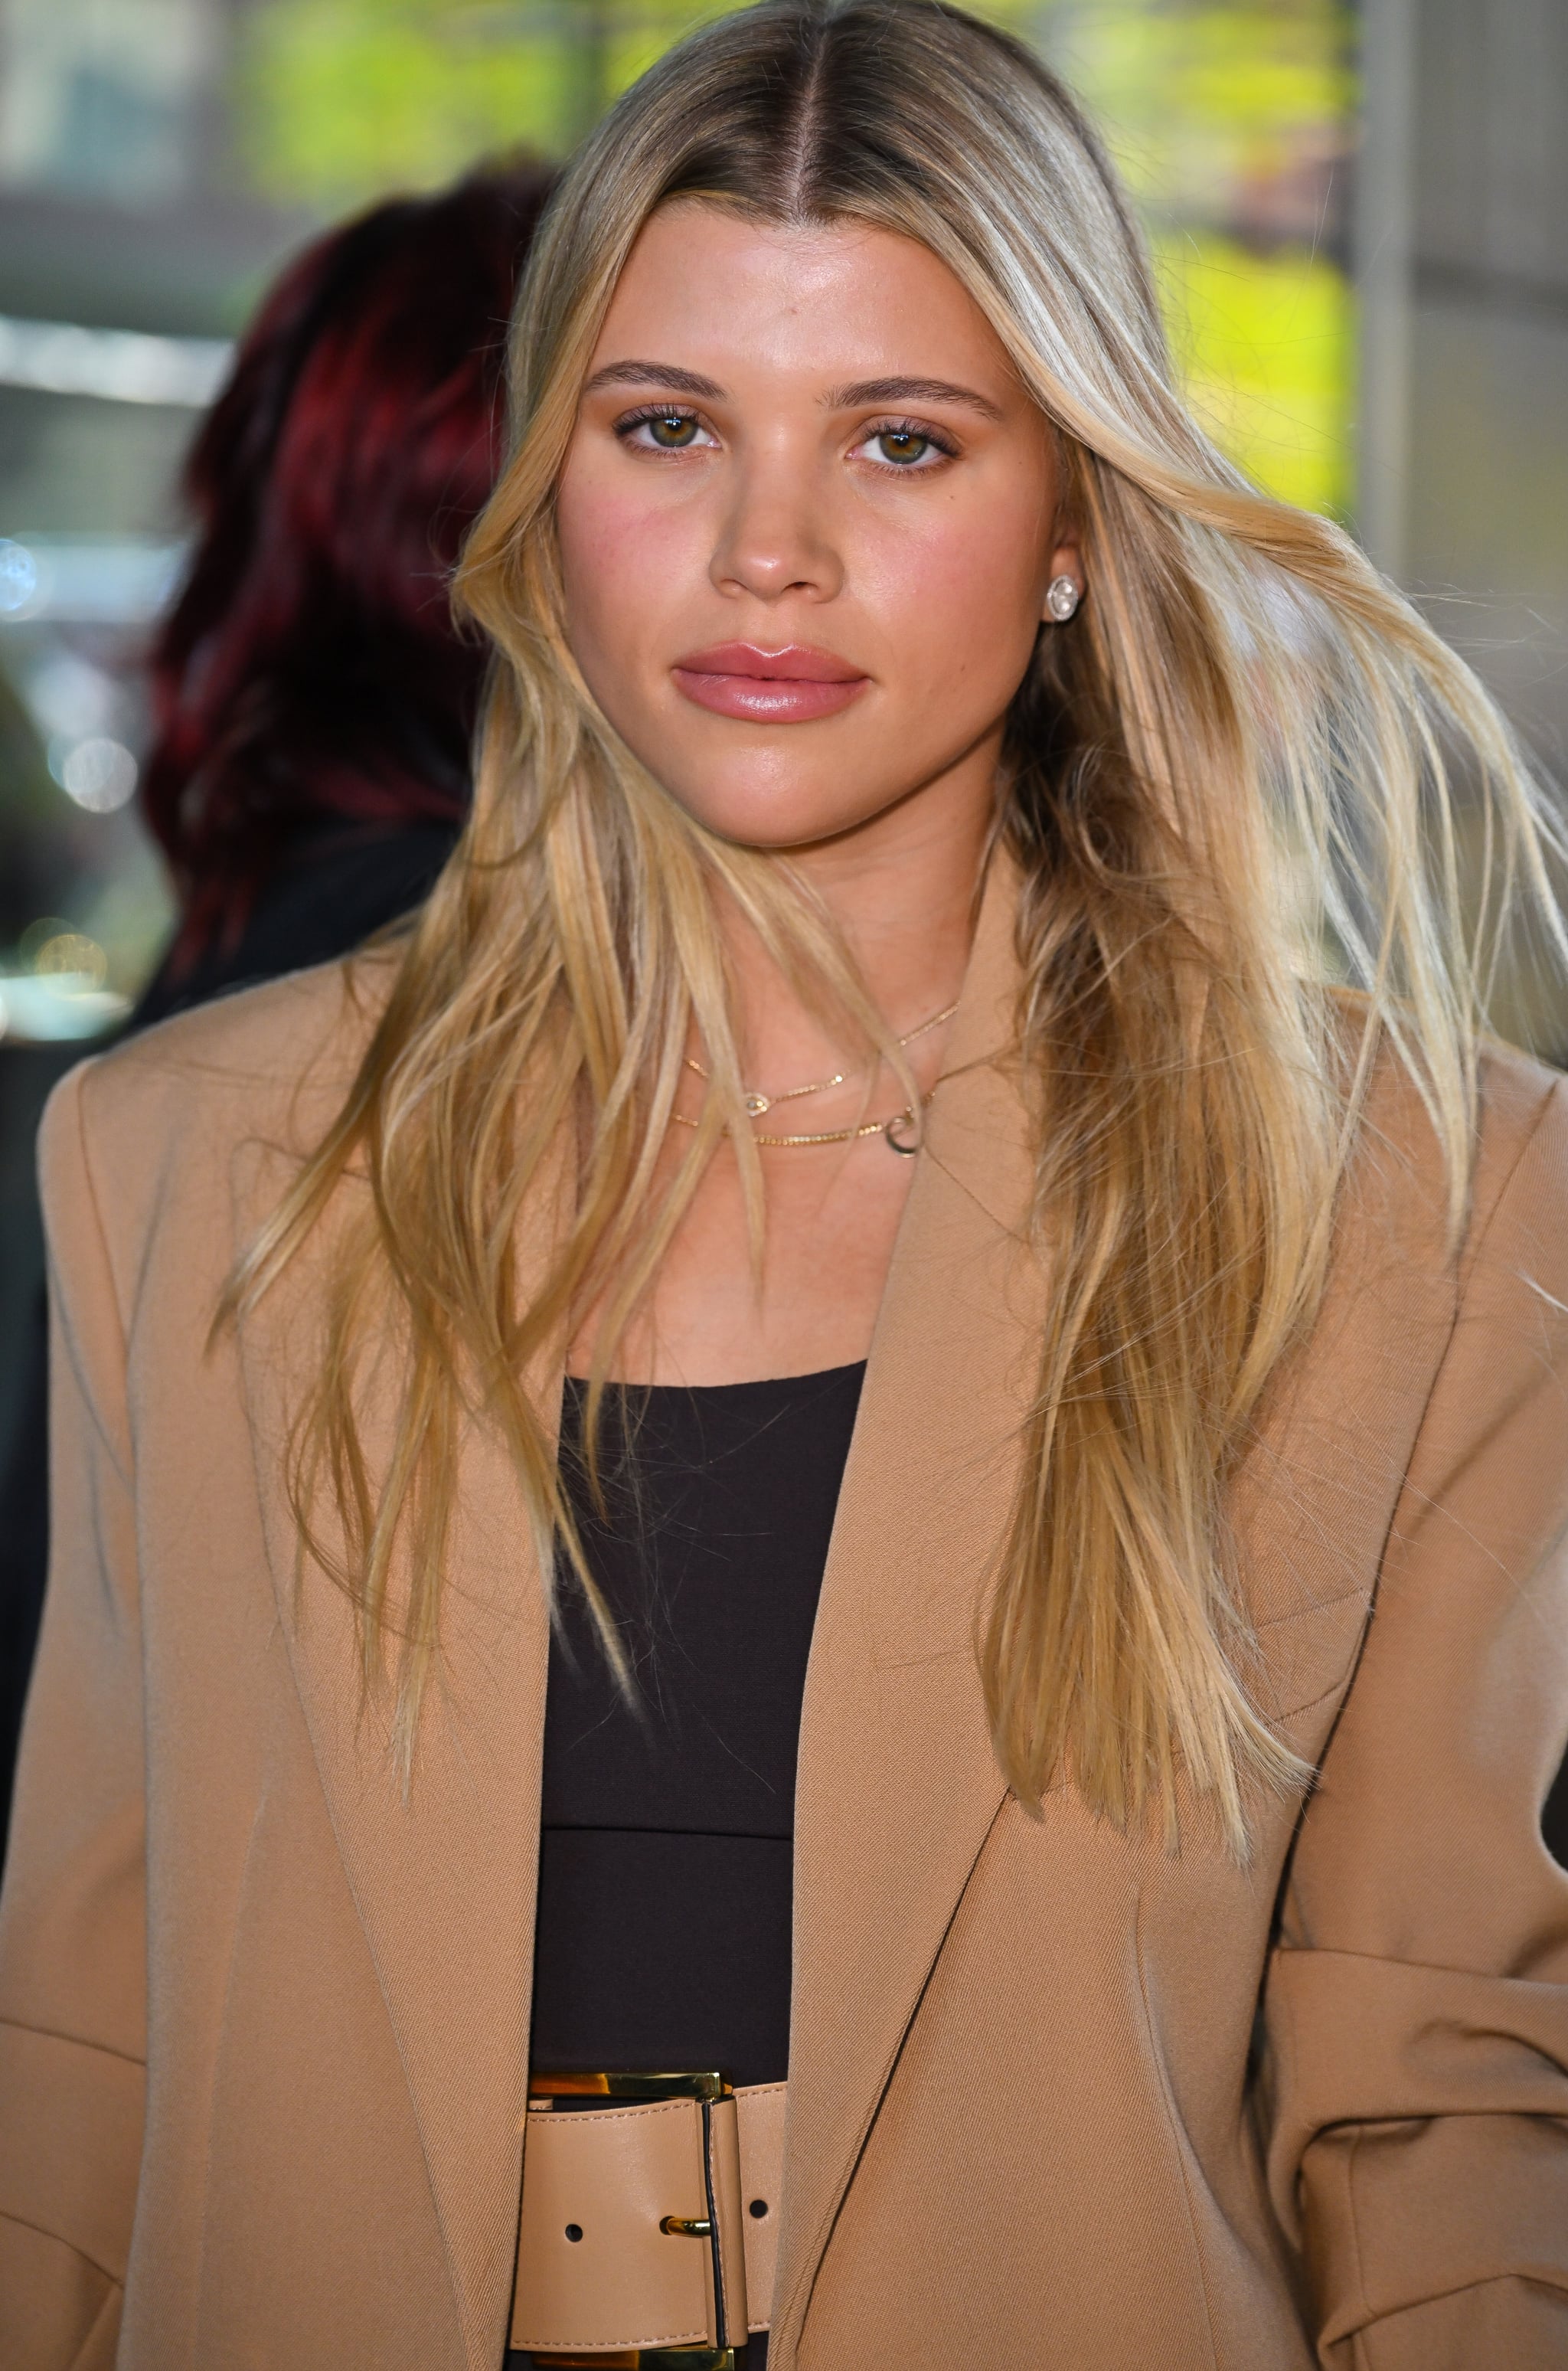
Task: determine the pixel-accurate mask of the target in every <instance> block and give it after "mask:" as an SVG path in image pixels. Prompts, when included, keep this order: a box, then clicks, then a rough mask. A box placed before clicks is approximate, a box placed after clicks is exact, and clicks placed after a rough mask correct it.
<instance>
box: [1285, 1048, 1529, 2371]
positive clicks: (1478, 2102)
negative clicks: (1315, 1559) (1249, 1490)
mask: <svg viewBox="0 0 1568 2371" xmlns="http://www.w3.org/2000/svg"><path fill="white" fill-rule="evenodd" d="M1565 1090H1568V1081H1563V1082H1560V1083H1559V1085H1558V1086H1557V1087H1556V1088H1554V1089H1553V1090H1552V1092H1551V1093H1550V1094H1549V1096H1548V1097H1547V1098H1546V1099H1545V1102H1544V1105H1542V1107H1541V1109H1540V1112H1539V1116H1538V1119H1537V1122H1536V1125H1535V1127H1534V1128H1533V1130H1532V1131H1531V1132H1530V1134H1529V1136H1528V1141H1527V1142H1526V1145H1525V1149H1524V1151H1523V1152H1522V1153H1521V1154H1520V1156H1519V1158H1518V1159H1517V1161H1516V1163H1515V1165H1514V1168H1513V1172H1512V1174H1511V1175H1510V1176H1509V1178H1508V1180H1507V1183H1506V1184H1505V1187H1504V1189H1503V1191H1502V1193H1501V1195H1500V1196H1499V1197H1497V1199H1496V1201H1495V1203H1494V1205H1493V1211H1492V1214H1491V1217H1490V1219H1488V1220H1485V1221H1484V1223H1482V1226H1481V1230H1480V1241H1479V1243H1477V1244H1476V1245H1475V1247H1474V1248H1473V1250H1472V1251H1471V1252H1470V1253H1469V1254H1468V1255H1467V1260H1466V1267H1465V1273H1464V1278H1463V1282H1462V1290H1461V1294H1460V1299H1459V1305H1458V1318H1457V1322H1456V1324H1455V1328H1454V1332H1453V1334H1452V1336H1451V1338H1450V1342H1449V1346H1448V1349H1447V1355H1446V1357H1445V1359H1444V1361H1443V1364H1442V1366H1441V1368H1440V1370H1439V1371H1438V1375H1437V1379H1436V1382H1435V1386H1434V1388H1433V1392H1432V1394H1431V1397H1430V1399H1429V1401H1428V1404H1427V1408H1426V1413H1425V1417H1424V1422H1423V1425H1422V1428H1421V1432H1420V1436H1419V1438H1418V1440H1417V1443H1416V1447H1415V1451H1414V1453H1413V1456H1412V1463H1411V1466H1410V1468H1409V1471H1408V1474H1407V1476H1406V1481H1405V1486H1404V1489H1403V1492H1402V1494H1401V1501H1400V1505H1399V1508H1398V1510H1397V1512H1396V1515H1395V1519H1394V1523H1393V1527H1392V1530H1391V1532H1390V1535H1389V1544H1388V1549H1387V1553H1386V1556H1385V1559H1384V1563H1383V1568H1382V1570H1381V1572H1380V1575H1379V1579H1378V1591H1377V1596H1376V1600H1375V1602H1374V1608H1373V1613H1372V1618H1371V1622H1370V1624H1369V1625H1368V1629H1367V1633H1366V1644H1365V1647H1364V1649H1363V1653H1362V1657H1361V1661H1360V1665H1359V1668H1358V1670H1357V1671H1356V1674H1355V1679H1354V1681H1353V1683H1352V1686H1351V1689H1350V1693H1349V1695H1348V1697H1347V1699H1346V1702H1345V1705H1344V1706H1343V1711H1342V1714H1341V1717H1340V1719H1339V1722H1338V1726H1337V1728H1336V1729H1335V1730H1334V1732H1333V1734H1332V1738H1331V1741H1330V1743H1329V1746H1328V1749H1327V1752H1326V1753H1325V1755H1324V1757H1323V1761H1322V1764H1321V1769H1320V1779H1319V1784H1318V1786H1317V1787H1316V1789H1315V1791H1314V1793H1313V1795H1312V1797H1311V1798H1310V1799H1309V1803H1308V1805H1307V1808H1306V1810H1305V1812H1304V1814H1303V1818H1302V1822H1301V1826H1300V1831H1299V1834H1298V1837H1297V1845H1296V1851H1295V1855H1294V1858H1293V1863H1292V1867H1291V1869H1290V1873H1289V1877H1288V1881H1287V1885H1286V1891H1285V1894H1284V1898H1283V1917H1282V1924H1281V1929H1280V1933H1279V1938H1278V1946H1277V1949H1275V1951H1274V1954H1273V1956H1272V1959H1271V1963H1270V1968H1269V1972H1268V1976H1267V1980H1266V1984H1265V1987H1264V1996H1263V2013H1264V2030H1265V2036H1266V2046H1267V2069H1268V2085H1267V2088H1268V2092H1269V2095H1270V2097H1271V2114H1270V2122H1271V2132H1270V2136H1269V2137H1270V2165H1269V2172H1270V2186H1271V2192H1272V2195H1273V2198H1274V2205H1275V2209H1276V2212H1277V2213H1278V2214H1279V2215H1280V2217H1281V2220H1282V2222H1283V2223H1284V2224H1285V2226H1286V2230H1287V2232H1288V2233H1289V2234H1290V2235H1291V2237H1292V2238H1294V2240H1295V2241H1296V2243H1297V2245H1298V2247H1299V2248H1300V2250H1301V2252H1302V2255H1303V2257H1304V2259H1305V2263H1306V2268H1307V2273H1308V2277H1309V2283H1310V2287H1311V2292H1312V2296H1313V2298H1314V2302H1315V2310H1316V2318H1317V2327H1316V2336H1317V2344H1318V2355H1319V2360H1320V2363H1322V2364H1323V2365H1332V2371H1548V2366H1549V2365H1550V2366H1551V2371H1562V2366H1563V2365H1568V1875H1564V1873H1563V1871H1562V1870H1561V1869H1560V1868H1558V1867H1557V1865H1556V1863H1555V1862H1554V1861H1553V1860H1552V1859H1551V1856H1550V1855H1549V1854H1548V1853H1547V1851H1546V1848H1545V1845H1544V1844H1543V1842H1542V1839H1541V1833H1540V1813H1541V1807H1542V1804H1543V1802H1544V1799H1545V1797H1546V1794H1547V1790H1548V1788H1549V1787H1550V1785H1551V1778H1552V1775H1553V1773H1554V1771H1555V1770H1556V1768H1557V1765H1558V1763H1559V1761H1560V1760H1561V1758H1562V1751H1563V1746H1564V1742H1565V1740H1568V1544H1565V1532H1568V1093H1565Z"/></svg>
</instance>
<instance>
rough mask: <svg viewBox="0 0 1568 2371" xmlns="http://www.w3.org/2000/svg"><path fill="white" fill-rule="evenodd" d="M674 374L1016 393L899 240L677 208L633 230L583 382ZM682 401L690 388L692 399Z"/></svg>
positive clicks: (931, 263) (996, 356) (928, 264)
mask: <svg viewBox="0 0 1568 2371" xmlns="http://www.w3.org/2000/svg"><path fill="white" fill-rule="evenodd" d="M628 361H642V362H657V363H660V364H675V365H678V366H681V367H685V368H686V369H689V370H690V371H692V372H693V373H694V374H696V375H698V376H705V377H708V378H709V379H711V380H712V381H713V382H714V383H715V384H716V385H722V386H724V387H728V386H729V384H730V381H731V379H732V377H735V376H739V377H742V378H744V379H745V380H747V381H755V380H756V379H757V378H758V377H760V376H767V375H770V374H773V373H777V372H780V371H783V372H787V373H789V374H790V376H809V377H813V378H816V379H820V380H821V381H823V382H824V388H826V389H831V387H833V386H835V385H836V384H839V383H843V384H849V383H852V382H858V381H861V380H868V379H874V378H878V377H894V376H896V377H917V378H918V377H924V378H928V379H930V380H932V381H933V382H935V381H938V380H956V381H960V382H962V383H963V384H965V385H974V386H976V387H978V388H979V390H980V391H981V392H983V393H984V394H986V396H987V397H988V398H990V399H992V400H994V401H997V402H1000V401H1002V400H1003V399H1004V398H1005V394H1006V391H1007V389H1008V388H1009V387H1016V381H1015V380H1014V379H1013V375H1012V372H1011V369H1010V366H1009V362H1008V358H1007V355H1006V353H1005V352H1004V350H1003V348H1002V346H1001V343H1000V341H998V339H997V336H996V333H995V332H994V330H992V328H991V326H990V324H989V322H987V320H986V318H985V316H984V314H983V313H982V312H981V310H980V308H979V306H977V305H976V304H975V303H974V299H973V298H972V297H971V296H970V295H969V293H968V291H967V290H966V289H965V288H964V287H963V283H962V282H961V281H960V280H959V279H958V277H957V276H956V274H955V273H954V272H951V270H950V269H949V267H948V266H947V265H946V264H945V263H944V262H943V261H942V260H941V259H940V257H939V256H936V255H934V254H933V253H932V252H931V250H930V249H929V248H928V247H925V246H923V245H922V244H921V243H920V242H919V241H918V240H917V239H915V238H911V237H906V236H905V234H904V233H902V232H899V231H894V230H888V229H884V228H883V227H882V226H880V225H877V224H873V223H867V222H862V221H858V220H853V219H848V220H835V221H830V222H825V223H824V222H806V223H779V222H774V221H770V220H767V219H766V218H763V217H760V216H755V215H752V214H745V213H743V212H741V211H740V210H739V209H738V208H735V207H733V206H729V205H721V204H715V203H712V202H708V201H704V200H692V199H683V200H677V201H675V202H672V203H670V204H668V205H665V206H663V207H661V208H660V209H659V210H658V212H657V213H655V214H653V215H651V217H650V219H649V221H648V222H647V224H646V225H645V226H644V227H643V229H642V231H641V234H640V237H639V238H638V239H637V242H636V244H635V246H634V247H633V249H632V250H631V254H630V256H629V257H628V260H627V263H626V266H625V268H624V270H623V272H622V273H621V276H620V280H619V282H618V283H617V287H616V291H615V294H614V295H613V296H612V298H611V301H610V305H609V307H608V310H607V312H606V314H605V321H604V325H603V328H602V330H601V332H600V335H599V339H598V342H597V344H596V346H595V349H594V359H593V363H592V364H591V366H590V369H591V374H599V373H602V372H603V371H604V370H605V368H606V366H613V365H615V364H621V363H625V362H628ZM693 391H694V392H695V390H693Z"/></svg>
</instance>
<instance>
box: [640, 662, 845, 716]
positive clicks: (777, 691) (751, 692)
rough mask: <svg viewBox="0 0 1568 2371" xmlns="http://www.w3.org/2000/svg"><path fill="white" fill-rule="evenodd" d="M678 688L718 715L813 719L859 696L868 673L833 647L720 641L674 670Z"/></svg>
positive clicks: (832, 712)
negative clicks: (770, 648) (779, 647)
mask: <svg viewBox="0 0 1568 2371" xmlns="http://www.w3.org/2000/svg"><path fill="white" fill-rule="evenodd" d="M670 672H671V674H672V675H673V676H674V679H675V686H676V688H677V689H678V690H679V691H681V692H683V693H684V694H685V696H686V699H687V700H692V701H694V702H695V704H696V705H697V706H698V708H706V709H708V710H709V711H711V713H712V714H714V715H715V716H734V717H740V718H743V719H745V720H749V721H751V722H753V723H767V724H809V723H812V722H813V719H815V718H816V717H819V716H833V715H836V713H837V712H838V711H839V710H840V709H843V708H847V707H848V706H849V704H850V702H851V700H858V699H859V696H860V694H861V692H862V691H864V689H865V688H866V686H867V684H868V683H869V682H870V677H869V676H867V675H865V674H863V673H862V672H861V670H860V669H859V667H857V666H851V665H850V664H849V662H848V661H847V659H840V658H836V657H835V656H834V654H833V653H832V652H831V651H819V650H814V649H813V648H812V646H811V645H810V644H809V643H801V642H790V643H787V644H786V645H785V647H784V649H783V650H781V651H765V650H759V649H758V647H757V645H756V644H755V642H717V643H715V644H714V646H713V648H712V649H711V650H706V651H693V652H692V653H690V654H689V655H688V656H687V657H686V658H684V659H677V660H676V662H675V664H674V666H673V667H672V668H671V670H670Z"/></svg>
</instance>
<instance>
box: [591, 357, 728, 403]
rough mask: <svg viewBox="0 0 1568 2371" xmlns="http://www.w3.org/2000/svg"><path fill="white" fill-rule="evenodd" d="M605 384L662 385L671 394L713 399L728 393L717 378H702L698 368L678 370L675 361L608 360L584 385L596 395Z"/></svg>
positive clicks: (631, 385) (620, 385) (630, 385)
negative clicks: (610, 361) (613, 361)
mask: <svg viewBox="0 0 1568 2371" xmlns="http://www.w3.org/2000/svg"><path fill="white" fill-rule="evenodd" d="M596 387H663V388H664V389H665V390H666V391H667V392H668V393H669V394H671V395H698V396H702V397H704V398H706V399H707V400H708V401H709V402H710V403H711V402H713V401H714V400H715V399H717V398H719V397H720V396H721V395H722V394H723V392H724V390H723V388H722V387H720V386H719V385H718V384H717V383H716V382H715V381H714V380H713V379H710V378H702V377H700V376H698V373H697V372H696V371H688V370H678V369H677V368H676V367H675V365H674V363H640V362H624V363H606V364H605V367H604V369H603V370H596V371H595V372H594V376H593V377H592V378H591V379H589V381H588V382H587V384H586V386H585V387H583V390H582V392H583V394H584V395H592V394H593V393H594V389H595V388H596Z"/></svg>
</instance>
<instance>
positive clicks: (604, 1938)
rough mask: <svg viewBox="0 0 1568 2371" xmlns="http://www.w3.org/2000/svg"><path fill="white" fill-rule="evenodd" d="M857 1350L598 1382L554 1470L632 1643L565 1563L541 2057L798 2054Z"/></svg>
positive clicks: (768, 2075)
mask: <svg viewBox="0 0 1568 2371" xmlns="http://www.w3.org/2000/svg"><path fill="white" fill-rule="evenodd" d="M863 1374H864V1369H863V1367H860V1366H853V1367H837V1368H834V1369H832V1370H831V1371H828V1372H827V1373H825V1374H816V1375H799V1376H791V1377H789V1378H787V1379H785V1380H783V1381H779V1382H757V1383H726V1384H720V1385H715V1386H709V1387H707V1388H703V1389H697V1390H687V1389H685V1388H679V1387H675V1386H659V1387H656V1388H654V1389H652V1390H649V1391H635V1392H634V1391H630V1390H627V1391H624V1392H623V1391H618V1390H613V1391H611V1392H610V1393H608V1394H606V1396H605V1417H604V1437H603V1442H602V1448H601V1471H602V1476H603V1485H604V1493H605V1500H604V1507H603V1510H602V1511H601V1510H600V1509H596V1508H595V1506H594V1502H593V1499H592V1497H591V1494H590V1491H589V1487H588V1483H587V1479H586V1474H585V1468H584V1463H583V1458H582V1415H583V1406H584V1402H585V1399H586V1387H585V1386H584V1385H582V1384H581V1383H578V1382H573V1381H569V1382H568V1383H567V1386H566V1394H565V1402H564V1406H563V1409H562V1424H561V1472H562V1479H563V1481H564V1483H565V1485H566V1490H567V1497H568V1502H569V1504H570V1505H571V1509H572V1512H573V1515H574V1518H575V1520H576V1521H577V1523H578V1525H579V1527H580V1532H581V1537H582V1545H583V1550H584V1554H585V1556H586V1558H587V1562H588V1567H589V1569H590V1571H591V1572H592V1573H593V1575H594V1579H595V1581H596V1583H597V1585H598V1587H599V1589H600V1590H601V1592H602V1593H603V1596H604V1599H605V1604H606V1606H607V1608H608V1610H609V1613H610V1614H611V1617H612V1619H613V1620H614V1623H615V1625H616V1628H617V1634H618V1636H619V1637H620V1640H621V1643H622V1646H623V1648H624V1650H625V1654H626V1659H627V1662H628V1667H629V1671H630V1674H631V1677H632V1680H633V1683H634V1687H635V1694H634V1696H633V1698H632V1700H631V1701H629V1702H628V1698H627V1696H626V1695H625V1694H624V1693H623V1692H622V1691H621V1690H620V1689H619V1688H618V1687H617V1683H616V1680H615V1678H614V1676H613V1674H612V1672H611V1669H610V1665H609V1662H608V1659H607V1658H606V1656H605V1650H604V1648H603V1647H602V1645H601V1644H600V1642H599V1637H598V1635H597V1633H596V1630H595V1627H594V1623H593V1620H592V1617H591V1615H590V1613H589V1612H588V1609H587V1605H586V1602H585V1598H584V1594H583V1591H582V1588H581V1586H580V1584H578V1583H577V1582H576V1580H575V1579H571V1578H565V1577H563V1579H562V1581H561V1585H560V1604H561V1616H560V1621H559V1627H558V1631H557V1635H556V1637H555V1638H554V1640H553V1642H552V1645H551V1648H550V1662H549V1691H548V1703H547V1708H546V1718H545V1773H544V1805H543V1818H542V1830H543V1833H542V1835H541V1839H540V1860H539V1906H538V1939H537V1945H536V1966H535V1979H534V1982H535V1990H534V2025H533V2037H532V2046H531V2062H532V2064H533V2065H534V2066H535V2067H536V2068H538V2069H541V2070H542V2069H548V2070H550V2071H552V2072H558V2073H559V2072H564V2071H568V2070H573V2071H582V2070H587V2069H592V2068H594V2067H613V2068H627V2069H641V2070H652V2069H656V2068H676V2067H717V2068H719V2069H721V2071H722V2072H723V2073H724V2074H726V2075H727V2076H729V2077H730V2078H731V2080H732V2082H735V2083H770V2082H778V2081H779V2080H781V2079H782V2078H783V2076H784V2075H785V2074H786V2072H787V2070H788V2065H789V2048H790V1879H791V1861H792V1856H793V1835H794V1807H795V1754H796V1743H797V1739H798V1736H799V1731H800V1724H801V1700H802V1696H803V1693H804V1689H805V1681H806V1658H807V1656H808V1654H809V1652H810V1650H811V1640H812V1625H813V1621H814V1619H815V1615H816V1603H817V1596H818V1592H819V1590H820V1589H821V1586H822V1576H823V1567H824V1564H825V1562H826V1559H827V1547H828V1540H829V1536H830V1534H831V1532H832V1530H833V1518H834V1511H835V1509H836V1505H837V1500H838V1489H839V1484H840V1481H841V1480H842V1477H843V1473H844V1462H845V1459H846V1457H847V1453H848V1449H849V1436H850V1433H851V1432H852V1430H853V1428H854V1423H855V1411H856V1407H857V1405H858V1404H859V1396H860V1382H861V1378H862V1376H863Z"/></svg>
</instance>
